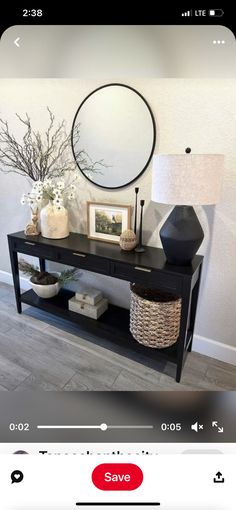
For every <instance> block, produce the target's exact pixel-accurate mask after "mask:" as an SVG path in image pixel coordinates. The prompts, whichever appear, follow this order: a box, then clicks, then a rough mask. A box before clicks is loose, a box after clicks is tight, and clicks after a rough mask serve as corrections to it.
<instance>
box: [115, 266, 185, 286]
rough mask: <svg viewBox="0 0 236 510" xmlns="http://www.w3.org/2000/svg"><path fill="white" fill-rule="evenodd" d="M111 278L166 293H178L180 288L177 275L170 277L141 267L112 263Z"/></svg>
mask: <svg viewBox="0 0 236 510" xmlns="http://www.w3.org/2000/svg"><path fill="white" fill-rule="evenodd" d="M111 276H114V277H115V278H121V279H122V280H128V281H130V282H137V283H142V284H144V285H146V286H147V287H148V286H150V287H156V288H158V289H162V290H166V291H167V292H168V291H169V292H177V293H180V292H181V288H182V279H181V277H179V276H178V275H171V274H168V273H163V271H158V270H155V269H149V268H146V267H142V266H132V265H128V264H120V263H112V270H111Z"/></svg>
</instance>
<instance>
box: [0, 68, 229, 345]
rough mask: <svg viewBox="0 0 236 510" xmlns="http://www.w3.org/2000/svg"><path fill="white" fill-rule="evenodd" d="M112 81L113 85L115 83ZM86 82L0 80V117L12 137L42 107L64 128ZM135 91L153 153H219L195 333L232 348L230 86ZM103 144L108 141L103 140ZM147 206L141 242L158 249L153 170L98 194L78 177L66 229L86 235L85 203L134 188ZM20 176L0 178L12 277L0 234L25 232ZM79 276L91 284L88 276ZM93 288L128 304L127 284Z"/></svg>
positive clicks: (0, 228) (1, 265) (191, 83)
mask: <svg viewBox="0 0 236 510" xmlns="http://www.w3.org/2000/svg"><path fill="white" fill-rule="evenodd" d="M114 81H119V79H117V77H116V79H115V80H114ZM102 84H103V83H100V82H98V81H92V80H91V81H85V80H57V79H50V80H32V79H31V80H24V79H21V80H12V81H11V80H1V81H0V116H1V117H2V118H7V119H8V120H9V124H10V126H11V128H12V130H14V132H15V134H16V135H17V133H19V123H18V121H17V120H16V119H15V117H14V113H15V112H18V113H19V114H21V115H23V114H24V112H26V111H27V112H28V113H29V114H30V116H31V118H32V120H33V122H34V124H35V126H37V128H38V129H44V127H45V126H46V124H47V120H48V117H47V112H46V106H47V105H48V106H49V107H50V108H51V109H52V111H53V112H54V113H55V115H56V118H57V119H58V121H60V120H61V119H63V118H65V119H66V121H67V127H68V130H69V129H70V127H71V123H72V120H73V117H74V115H75V112H76V110H77V108H78V106H79V104H80V102H81V101H82V100H83V99H84V97H85V96H86V95H87V94H88V93H89V92H91V91H92V90H93V89H94V88H96V87H97V86H99V85H102ZM127 84H128V85H131V86H133V87H134V88H136V89H137V90H138V91H139V92H141V93H142V94H143V95H144V97H145V98H146V99H147V101H148V102H149V104H150V106H151V108H152V110H153V112H154V116H155V119H156V123H157V146H156V151H158V152H163V153H181V152H183V151H184V149H185V147H187V146H190V147H191V148H192V151H193V152H194V153H207V152H209V153H223V154H225V156H226V158H225V179H224V190H223V196H222V200H221V202H220V203H219V204H218V205H217V206H215V207H213V206H210V207H209V206H208V207H204V208H201V207H197V208H196V211H197V214H198V216H199V219H200V221H201V223H202V225H203V228H204V231H205V239H204V242H203V244H202V246H201V248H200V250H199V252H200V253H201V254H204V255H205V261H204V270H203V279H202V286H201V293H200V301H199V308H198V314H197V323H196V334H197V336H198V337H206V338H208V339H212V340H214V341H217V342H221V343H223V344H227V345H229V346H234V347H236V335H235V317H236V292H235V290H236V257H235V254H236V239H235V237H236V228H235V227H236V123H235V111H236V81H235V80H230V79H228V80H200V79H199V80H197V79H188V80H182V79H162V80H134V81H130V82H129V83H127ZM107 143H109V140H107ZM135 185H138V186H139V187H140V190H141V191H140V198H144V199H145V201H146V206H145V215H144V230H145V233H144V241H145V243H147V244H149V245H151V246H160V240H159V229H160V227H161V225H162V223H163V221H164V220H165V218H166V216H167V214H168V213H169V211H170V207H168V206H164V205H159V204H154V203H152V202H150V196H151V166H150V167H149V168H148V169H147V170H146V172H145V173H144V175H143V176H142V177H141V178H140V179H139V180H138V181H137V182H136V183H135V184H133V185H132V186H130V187H127V188H125V189H122V190H121V191H114V192H112V191H109V192H107V191H103V190H101V189H99V188H96V187H95V186H93V185H91V184H90V183H89V182H88V181H87V180H85V179H84V178H83V177H81V178H80V182H79V188H78V198H77V202H76V204H75V205H74V209H73V211H71V229H72V230H74V231H77V232H83V233H86V201H87V200H97V201H100V200H101V201H108V202H109V201H110V202H111V201H112V202H114V203H115V202H116V203H124V204H133V200H134V186H135ZM28 187H29V185H28V184H27V182H26V180H25V179H24V178H21V177H18V176H17V175H15V174H9V175H4V174H3V173H0V246H1V257H0V270H3V271H10V265H9V258H8V251H7V242H6V234H7V233H9V232H14V231H17V230H21V229H23V228H24V225H25V223H26V221H27V218H28V216H29V212H28V211H27V209H25V208H24V207H22V206H21V205H20V203H19V202H20V197H21V194H22V192H23V191H25V190H26V188H28ZM83 278H85V279H90V280H91V281H93V282H94V275H92V274H90V275H86V276H84V277H83ZM96 285H99V286H100V287H101V288H103V290H104V291H105V292H106V293H107V294H108V297H109V298H110V299H111V300H112V301H113V302H115V303H117V304H119V303H122V304H123V305H124V303H125V304H126V306H128V302H129V290H128V284H127V283H125V282H120V281H119V280H113V281H112V282H110V279H109V285H107V278H105V277H101V276H97V277H96Z"/></svg>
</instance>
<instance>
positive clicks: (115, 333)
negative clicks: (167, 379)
mask: <svg viewBox="0 0 236 510" xmlns="http://www.w3.org/2000/svg"><path fill="white" fill-rule="evenodd" d="M72 296H74V292H71V291H68V290H64V289H63V290H61V291H60V292H59V294H58V295H57V296H55V297H54V298H51V299H42V298H40V297H38V296H37V294H35V292H34V291H33V290H28V291H27V292H24V293H23V294H22V295H21V301H22V303H25V304H27V305H31V306H34V307H36V308H39V309H41V310H43V311H45V312H49V313H52V314H54V315H57V316H59V317H61V318H63V319H66V320H69V321H72V322H74V323H76V324H78V326H79V327H80V328H81V329H83V330H86V331H89V332H91V333H93V334H100V335H101V332H102V333H103V334H105V333H108V334H109V335H108V336H109V340H110V342H111V343H112V344H116V345H119V346H120V347H122V348H125V349H128V350H130V351H136V352H137V353H139V354H142V355H145V356H146V357H148V358H151V359H152V360H154V359H160V358H163V357H164V358H166V359H169V360H171V361H173V362H175V363H176V362H177V344H175V345H174V346H172V347H167V348H165V349H153V348H150V347H145V346H144V345H141V344H139V343H138V342H136V340H134V338H133V336H132V335H131V333H130V331H129V310H126V309H125V308H121V307H118V306H114V305H109V307H108V310H107V311H106V312H105V313H104V314H103V315H102V316H101V317H100V318H99V319H98V320H95V319H91V318H89V317H85V316H83V315H80V314H78V313H76V312H72V311H70V310H68V300H69V299H70V298H71V297H72Z"/></svg>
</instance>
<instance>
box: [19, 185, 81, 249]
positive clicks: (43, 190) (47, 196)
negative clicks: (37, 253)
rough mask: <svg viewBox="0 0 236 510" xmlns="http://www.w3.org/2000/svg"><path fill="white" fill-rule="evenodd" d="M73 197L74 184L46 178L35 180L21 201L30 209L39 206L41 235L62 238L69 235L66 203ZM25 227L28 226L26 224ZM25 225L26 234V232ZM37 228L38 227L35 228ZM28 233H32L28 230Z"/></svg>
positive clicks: (33, 209)
mask: <svg viewBox="0 0 236 510" xmlns="http://www.w3.org/2000/svg"><path fill="white" fill-rule="evenodd" d="M74 198H75V185H74V184H73V183H72V184H66V182H65V181H64V180H62V179H61V180H59V181H58V180H56V179H49V178H46V179H45V180H44V181H43V182H42V181H36V182H34V184H33V187H32V190H31V192H30V193H27V194H24V195H23V197H22V199H21V203H22V204H23V205H24V204H27V205H29V206H30V207H31V210H32V211H35V210H36V209H38V208H40V209H41V211H40V227H41V235H42V236H43V237H46V238H49V239H63V238H65V237H68V235H69V218H68V209H67V205H68V203H69V202H70V201H71V200H73V199H74ZM27 227H29V226H28V225H27ZM27 227H26V232H25V233H26V234H27ZM37 230H39V228H38V229H37ZM28 235H32V233H30V232H29V234H28Z"/></svg>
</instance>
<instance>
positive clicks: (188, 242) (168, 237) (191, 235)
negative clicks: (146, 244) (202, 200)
mask: <svg viewBox="0 0 236 510" xmlns="http://www.w3.org/2000/svg"><path fill="white" fill-rule="evenodd" d="M160 238H161V242H162V246H163V250H164V252H165V255H166V258H167V262H169V263H170V264H175V265H179V266H186V265H189V264H191V262H192V259H193V257H194V255H196V252H197V250H198V248H199V246H200V245H201V244H202V241H203V238H204V232H203V230H202V227H201V224H200V222H199V220H198V217H197V215H196V213H195V211H194V209H193V207H192V206H188V205H177V206H176V207H174V209H173V210H172V211H171V213H170V215H169V216H168V218H167V220H166V221H165V223H164V225H163V226H162V228H161V230H160Z"/></svg>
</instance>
